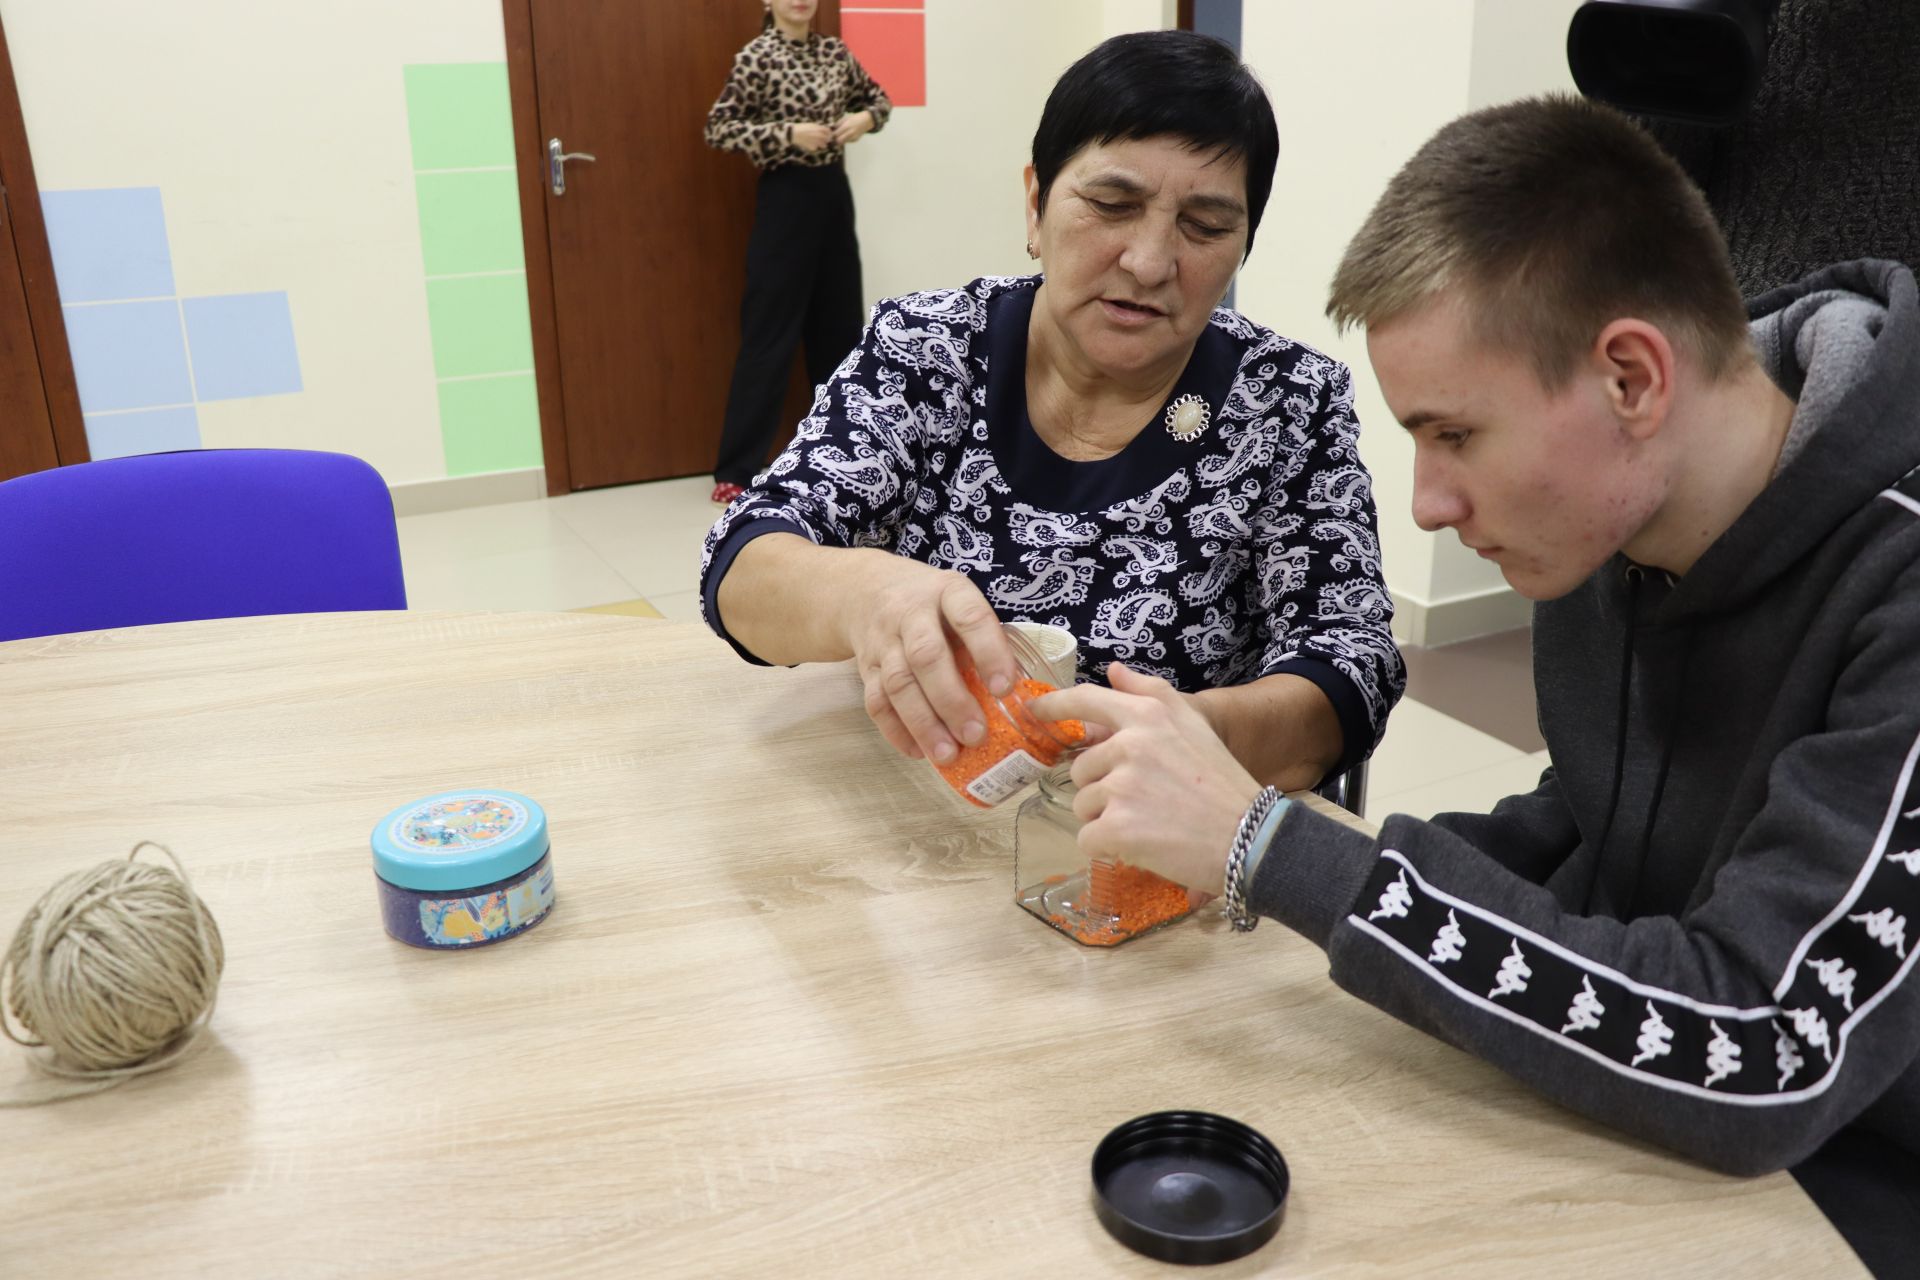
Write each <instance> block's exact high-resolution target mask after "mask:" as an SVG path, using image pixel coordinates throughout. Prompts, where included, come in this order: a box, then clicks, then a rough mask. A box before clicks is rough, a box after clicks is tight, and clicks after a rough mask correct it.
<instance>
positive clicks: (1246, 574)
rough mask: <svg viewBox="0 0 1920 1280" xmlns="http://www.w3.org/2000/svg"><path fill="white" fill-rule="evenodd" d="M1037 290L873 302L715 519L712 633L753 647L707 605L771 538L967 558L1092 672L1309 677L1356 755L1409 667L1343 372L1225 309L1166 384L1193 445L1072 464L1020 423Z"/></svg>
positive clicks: (1185, 685)
mask: <svg viewBox="0 0 1920 1280" xmlns="http://www.w3.org/2000/svg"><path fill="white" fill-rule="evenodd" d="M1039 283H1040V281H1039V278H1038V277H1020V278H995V277H989V278H986V279H982V280H976V281H974V282H973V283H972V284H970V285H968V286H967V287H966V288H964V289H951V290H939V291H935V292H930V293H917V294H911V295H908V296H907V297H903V298H895V299H890V300H887V301H883V302H881V303H880V304H879V305H878V306H876V307H875V308H874V311H873V315H872V317H871V319H870V320H869V322H868V325H867V330H866V332H865V334H864V335H862V337H861V340H860V345H859V346H858V347H857V348H855V349H854V351H853V352H852V353H851V354H850V355H849V356H848V357H847V358H846V360H845V361H844V362H843V363H842V364H841V365H840V368H839V369H838V371H837V372H835V374H834V376H833V377H832V379H830V380H829V381H828V382H827V383H826V384H825V385H823V386H821V387H820V388H818V389H817V390H816V391H815V393H814V401H813V409H812V412H811V413H809V415H808V416H807V418H806V419H805V420H804V421H803V422H801V424H800V428H799V432H798V434H797V436H796V437H795V439H794V441H793V443H792V444H791V445H789V446H788V448H787V449H786V451H785V452H783V453H782V454H781V455H780V456H779V457H778V458H776V459H775V460H774V462H773V465H772V466H771V467H769V468H768V469H767V470H766V471H765V472H764V473H762V474H761V475H760V476H758V477H756V479H755V481H754V484H753V485H752V487H750V488H749V489H748V490H747V492H746V493H745V494H744V495H742V496H741V497H740V498H739V499H738V500H736V501H735V502H734V503H733V505H732V506H730V507H729V508H728V509H727V511H726V513H725V514H724V515H722V516H721V517H720V519H719V521H718V522H717V523H716V524H715V525H714V526H713V531H712V532H711V533H709V534H708V535H707V543H706V549H705V553H704V555H703V557H702V561H701V566H700V574H701V594H702V600H703V608H704V610H705V615H706V620H707V625H709V626H711V627H712V628H713V629H714V630H715V631H716V632H718V633H719V634H720V635H721V636H722V637H723V638H725V639H727V640H728V642H729V643H731V644H733V645H734V648H735V649H737V650H739V652H740V654H741V656H742V657H744V658H746V659H747V660H748V661H752V662H757V661H759V659H757V658H755V657H754V655H752V654H750V653H748V652H747V651H746V650H745V649H744V648H741V646H740V645H739V644H738V643H737V642H735V641H733V639H732V637H730V636H728V635H727V633H726V629H725V628H724V627H722V626H721V624H720V618H719V611H718V609H717V608H716V605H715V601H716V599H717V596H718V592H719V587H720V580H721V578H722V577H723V576H725V574H726V572H727V569H728V567H729V566H730V565H731V564H732V563H733V558H734V557H735V556H736V555H737V554H739V551H740V548H741V547H742V546H744V545H746V543H747V542H749V541H751V540H752V539H753V538H755V537H758V536H759V535H761V534H763V533H779V532H785V533H798V534H801V535H803V536H805V537H807V538H809V539H811V540H812V541H814V542H815V543H818V544H819V545H821V546H830V547H881V548H886V549H889V550H892V551H895V552H898V553H899V554H900V555H903V556H911V557H912V558H914V559H915V560H920V561H924V562H925V563H927V564H931V565H934V566H936V567H938V568H942V569H955V570H958V571H959V572H961V573H964V574H966V575H967V576H968V577H969V578H971V579H972V580H973V582H974V583H975V585H977V586H978V587H979V588H980V590H981V591H982V592H983V593H984V594H985V595H986V597H987V600H988V601H989V602H990V603H991V604H992V605H993V607H994V610H995V611H996V612H997V613H998V614H999V615H1000V617H1001V619H1002V620H1003V621H1014V620H1018V619H1024V620H1029V621H1033V622H1047V623H1052V624H1054V625H1056V626H1061V627H1065V628H1067V629H1068V630H1070V631H1071V632H1073V634H1074V635H1076V636H1077V637H1079V640H1080V678H1081V679H1083V680H1099V679H1102V678H1103V676H1104V672H1105V669H1106V664H1107V663H1108V662H1109V661H1113V660H1118V661H1121V662H1124V663H1126V664H1127V665H1128V666H1131V667H1133V668H1135V669H1136V670H1140V671H1147V672H1151V673H1153V674H1155V675H1159V676H1164V677H1166V679H1168V680H1169V681H1171V682H1172V683H1173V684H1174V685H1175V686H1176V687H1178V688H1180V689H1184V690H1187V691H1190V692H1192V691H1198V690H1201V689H1207V688H1215V687H1221V686H1228V685H1238V684H1245V683H1247V682H1249V681H1252V680H1256V679H1259V678H1260V677H1262V676H1269V675H1274V674H1278V673H1282V672H1286V673H1291V674H1294V675H1299V676H1304V677H1305V678H1307V679H1309V680H1312V681H1313V682H1314V683H1315V684H1316V685H1318V686H1319V687H1320V688H1321V689H1322V690H1324V691H1325V692H1326V694H1327V696H1328V698H1329V699H1331V701H1332V703H1333V706H1334V709H1335V711H1336V712H1337V713H1338V714H1339V717H1340V724H1341V728H1342V730H1343V731H1344V733H1345V738H1346V750H1345V752H1344V753H1343V754H1344V758H1343V760H1342V762H1341V765H1340V767H1341V768H1345V767H1346V766H1348V765H1350V764H1352V763H1353V762H1355V761H1358V760H1360V759H1362V758H1364V757H1365V756H1366V755H1367V754H1368V753H1369V752H1370V751H1372V749H1373V746H1374V744H1375V743H1376V742H1378V741H1379V737H1380V733H1381V731H1382V729H1383V728H1384V727H1385V725H1386V718H1387V712H1388V711H1389V710H1391V709H1392V707H1393V704H1394V702H1395V701H1397V700H1398V698H1399V697H1400V693H1401V690H1402V689H1403V688H1404V687H1405V685H1406V669H1405V667H1404V666H1403V665H1402V663H1401V660H1400V653H1399V650H1398V649H1397V648H1396V647H1395V646H1394V643H1393V637H1392V635H1391V632H1390V624H1391V622H1392V619H1393V605H1392V603H1391V601H1390V600H1389V598H1388V596H1387V590H1386V587H1385V585H1384V583H1383V582H1382V581H1381V577H1380V544H1379V539H1378V537H1377V534H1376V530H1375V519H1374V509H1373V495H1372V487H1371V484H1370V481H1369V477H1368V475H1367V472H1366V470H1365V468H1364V467H1362V466H1361V463H1360V456H1359V452H1358V450H1357V447H1356V442H1357V438H1358V434H1359V425H1358V423H1357V422H1356V421H1355V420H1354V415H1353V392H1352V385H1351V379H1350V375H1349V374H1348V372H1347V369H1346V367H1345V366H1344V365H1342V364H1340V363H1339V362H1338V361H1335V360H1332V359H1329V358H1328V357H1327V356H1324V355H1322V354H1321V353H1319V352H1317V351H1314V350H1313V349H1311V348H1309V347H1305V346H1302V345H1301V344H1299V343H1297V342H1292V341H1290V340H1288V339H1286V338H1283V337H1281V336H1280V335H1279V334H1277V333H1274V332H1272V331H1271V330H1268V329H1264V328H1261V327H1260V326H1259V325H1256V324H1254V323H1252V322H1251V321H1249V320H1247V319H1246V318H1245V317H1244V316H1241V315H1239V314H1238V313H1236V312H1233V311H1227V310H1219V311H1215V312H1214V313H1213V317H1212V321H1211V323H1210V324H1209V325H1208V326H1207V328H1206V330H1205V331H1204V332H1203V333H1202V335H1201V337H1200V340H1199V342H1198V344H1197V345H1196V347H1195V349H1194V353H1193V358H1192V360H1191V361H1189V363H1188V365H1187V369H1186V372H1185V373H1184V374H1183V375H1182V376H1181V379H1180V382H1179V385H1177V386H1176V387H1175V388H1174V391H1173V398H1175V399H1177V398H1179V397H1181V396H1184V395H1188V394H1197V395H1199V396H1201V397H1202V398H1204V399H1205V401H1206V403H1207V406H1208V408H1209V410H1210V411H1211V413H1212V415H1213V421H1212V425H1211V426H1210V427H1208V428H1207V430H1206V432H1205V433H1204V434H1203V435H1201V436H1200V438H1199V439H1197V440H1194V441H1191V442H1188V443H1182V442H1181V441H1178V440H1175V439H1174V438H1173V437H1172V435H1171V434H1169V433H1168V432H1167V430H1166V429H1165V427H1164V425H1163V424H1162V423H1160V422H1159V421H1157V420H1156V421H1155V422H1154V423H1153V424H1151V425H1150V426H1148V428H1147V429H1146V430H1144V431H1142V432H1141V433H1140V435H1139V436H1138V437H1136V438H1135V439H1134V440H1133V442H1132V443H1131V444H1129V445H1128V446H1127V447H1126V448H1125V449H1123V450H1121V451H1120V452H1119V453H1118V454H1116V455H1114V456H1113V457H1111V458H1104V459H1101V460H1099V461H1095V462H1072V461H1069V460H1067V459H1065V458H1062V457H1060V456H1059V455H1058V454H1056V453H1055V452H1053V450H1052V449H1050V448H1049V447H1048V446H1047V445H1046V444H1045V443H1044V442H1042V441H1041V439H1040V437H1039V436H1038V435H1037V434H1035V432H1034V429H1033V424H1032V422H1031V421H1030V420H1029V419H1028V417H1027V409H1026V389H1025V386H1026V350H1027V322H1028V319H1029V317H1030V316H1031V315H1032V311H1033V301H1034V296H1035V293H1036V290H1037V287H1038V285H1039Z"/></svg>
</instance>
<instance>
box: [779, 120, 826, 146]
mask: <svg viewBox="0 0 1920 1280" xmlns="http://www.w3.org/2000/svg"><path fill="white" fill-rule="evenodd" d="M787 134H788V136H789V137H790V138H791V140H792V142H793V145H794V146H796V147H798V148H800V149H801V150H802V151H818V150H820V149H821V148H822V147H824V146H826V145H827V144H828V143H829V142H832V141H833V130H832V129H830V128H828V127H827V126H826V125H824V124H813V123H810V122H807V121H802V122H801V123H799V124H795V125H789V126H788V127H787Z"/></svg>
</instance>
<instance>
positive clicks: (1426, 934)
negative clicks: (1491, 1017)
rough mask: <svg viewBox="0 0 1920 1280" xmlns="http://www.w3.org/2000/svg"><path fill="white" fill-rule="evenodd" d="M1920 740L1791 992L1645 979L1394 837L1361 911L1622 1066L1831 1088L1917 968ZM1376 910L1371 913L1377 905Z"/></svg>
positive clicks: (1774, 1086)
mask: <svg viewBox="0 0 1920 1280" xmlns="http://www.w3.org/2000/svg"><path fill="white" fill-rule="evenodd" d="M1916 761H1920V739H1916V741H1915V742H1914V743H1913V745H1912V747H1910V748H1909V749H1908V752H1907V755H1906V758H1905V760H1904V761H1903V763H1902V767H1901V770H1900V775H1899V779H1898V781H1897V783H1896V785H1895V788H1894V792H1893V795H1892V797H1891V798H1890V800H1889V804H1888V809H1887V816H1886V818H1885V820H1884V821H1883V822H1882V823H1881V826H1880V829H1879V830H1878V832H1877V833H1876V836H1875V840H1874V845H1873V849H1872V851H1871V853H1870V854H1869V856H1868V857H1867V858H1866V859H1865V860H1864V863H1863V865H1862V867H1861V870H1860V873H1859V874H1858V875H1857V876H1856V877H1855V878H1854V880H1853V882H1852V883H1851V884H1850V885H1849V886H1848V888H1847V891H1846V893H1845V894H1844V895H1843V896H1842V898H1841V901H1840V902H1838V903H1837V904H1835V906H1834V908H1833V909H1832V911H1830V912H1829V913H1828V914H1827V915H1826V916H1825V917H1824V918H1823V919H1822V920H1821V921H1820V922H1819V923H1818V924H1816V925H1814V927H1813V928H1811V929H1810V930H1808V932H1807V934H1806V936H1805V937H1803V938H1802V939H1801V941H1800V943H1799V944H1798V946H1797V947H1796V948H1795V950H1794V952H1793V955H1792V958H1791V961H1790V962H1789V965H1788V968H1787V971H1786V973H1785V975H1784V976H1783V977H1782V979H1781V981H1780V983H1779V985H1778V986H1777V987H1776V988H1775V991H1774V995H1775V996H1776V1003H1773V1004H1767V1005H1756V1006H1753V1007H1750V1008H1735V1007H1731V1006H1727V1005H1714V1004H1708V1003H1705V1002H1703V1001H1699V1000H1695V999H1693V998H1691V997H1689V996H1686V995H1683V994H1681V993H1680V992H1677V991H1669V990H1664V989H1662V988H1659V987H1655V986H1652V985H1650V984H1647V983H1643V982H1639V981H1636V980H1634V979H1632V978H1630V977H1628V976H1627V975H1626V974H1624V973H1621V972H1619V971H1618V970H1615V969H1612V968H1610V967H1608V966H1606V965H1603V964H1600V963H1598V962H1596V961H1593V960H1590V959H1587V958H1586V957H1584V956H1582V955H1580V954H1579V953H1577V952H1575V951H1573V950H1571V949H1569V948H1568V947H1566V946H1564V945H1562V944H1560V943H1557V942H1554V941H1553V940H1551V939H1549V938H1546V937H1544V936H1542V935H1540V934H1538V933H1535V932H1534V931H1533V930H1531V929H1528V928H1526V927H1525V926H1523V925H1520V924H1517V923H1515V922H1514V921H1511V920H1508V919H1506V918H1505V917H1503V916H1500V915H1498V914H1496V913H1494V912H1492V911H1489V910H1487V909H1485V908H1483V907H1479V906H1476V905H1474V904H1472V903H1469V902H1467V901H1465V900H1464V899H1461V898H1459V897H1457V896H1455V895H1453V894H1450V893H1448V892H1446V891H1445V890H1443V889H1440V888H1437V887H1436V886H1434V885H1433V884H1431V883H1430V882H1428V881H1427V880H1426V879H1425V878H1424V877H1423V876H1422V875H1421V874H1420V872H1419V871H1418V870H1417V869H1415V867H1414V866H1413V864H1412V862H1410V861H1409V860H1408V859H1407V858H1406V857H1405V856H1404V855H1403V854H1401V853H1400V852H1399V851H1398V850H1393V849H1386V850H1382V851H1381V854H1380V857H1379V859H1378V864H1377V866H1376V867H1375V869H1374V871H1373V874H1372V875H1371V877H1370V878H1369V881H1368V886H1367V889H1366V891H1365V892H1364V893H1363V894H1362V896H1361V898H1360V901H1359V904H1357V906H1356V909H1355V910H1354V912H1353V914H1351V915H1350V916H1348V923H1350V924H1352V925H1354V926H1355V927H1357V928H1359V929H1360V930H1361V931H1362V932H1364V933H1366V934H1367V935H1368V936H1370V937H1372V938H1374V939H1376V940H1378V941H1380V942H1383V943H1385V944H1386V945H1387V946H1388V947H1389V948H1390V949H1391V950H1392V951H1393V952H1394V953H1395V954H1397V955H1398V956H1400V957H1401V958H1402V959H1404V960H1406V961H1407V962H1408V963H1410V964H1412V965H1414V966H1415V967H1416V968H1418V969H1419V970H1420V971H1421V972H1422V973H1424V974H1426V975H1427V977H1428V978H1430V979H1431V980H1433V981H1434V982H1436V983H1438V984H1439V985H1440V986H1441V987H1442V988H1443V989H1446V990H1447V991H1448V992H1449V993H1450V994H1452V995H1454V996H1455V997H1456V998H1458V999H1460V1000H1463V1001H1465V1002H1466V1003H1468V1004H1470V1005H1473V1006H1474V1007H1476V1008H1479V1009H1482V1010H1484V1011H1486V1012H1489V1013H1492V1014H1495V1015H1496V1016H1498V1017H1500V1018H1503V1019H1505V1020H1506V1021H1509V1022H1513V1023H1515V1024H1516V1025H1520V1026H1524V1027H1527V1028H1528V1029H1529V1030H1531V1031H1534V1032H1535V1033H1536V1034H1539V1035H1542V1036H1544V1037H1546V1038H1548V1039H1550V1040H1553V1041H1555V1042H1556V1043H1559V1044H1561V1045H1563V1046H1564V1047H1567V1048H1570V1049H1573V1050H1575V1051H1576V1052H1578V1053H1580V1054H1582V1055H1583V1056H1586V1057H1589V1058H1592V1059H1593V1060H1595V1061H1597V1062H1600V1063H1602V1064H1604V1065H1605V1066H1607V1067H1608V1068H1609V1069H1610V1070H1613V1071H1616V1072H1618V1073H1620V1074H1623V1075H1626V1076H1630V1077H1633V1078H1635V1079H1638V1080H1642V1081H1644V1082H1646V1083H1648V1084H1652V1085H1656V1086H1658V1087H1660V1088H1663V1089H1669V1090H1673V1091H1676V1092H1681V1093H1686V1094H1690V1095H1693V1096H1697V1097H1703V1098H1707V1097H1710V1098H1717V1099H1719V1100H1721V1101H1724V1102H1729V1103H1735V1104H1739V1105H1747V1106H1777V1105H1782V1104H1785V1103H1791V1102H1798V1101H1801V1100H1803V1099H1806V1098H1809V1097H1813V1096H1816V1095H1818V1094H1820V1093H1822V1092H1824V1091H1825V1090H1826V1089H1827V1088H1828V1087H1829V1086H1830V1085H1831V1083H1832V1082H1833V1079H1834V1077H1835V1073H1836V1072H1837V1071H1838V1069H1839V1066H1840V1064H1841V1062H1842V1061H1843V1060H1844V1058H1845V1056H1846V1043H1847V1037H1848V1035H1849V1034H1850V1033H1851V1032H1852V1030H1853V1028H1854V1027H1856V1026H1857V1025H1858V1024H1859V1023H1860V1021H1861V1019H1863V1018H1865V1017H1866V1016H1867V1015H1869V1014H1870V1013H1872V1011H1873V1010H1874V1009H1875V1008H1876V1007H1877V1006H1878V1005H1879V1004H1880V1003H1881V1002H1882V1001H1884V1000H1885V999H1886V998H1887V997H1888V996H1889V995H1891V994H1892V993H1893V992H1894V991H1895V990H1896V989H1897V988H1898V987H1899V985H1900V983H1901V982H1902V981H1904V980H1905V979H1906V976H1907V974H1908V973H1909V972H1910V971H1911V970H1912V969H1913V967H1914V964H1915V962H1916V961H1920V946H1913V945H1910V943H1911V942H1912V941H1913V940H1914V939H1913V938H1911V937H1910V936H1909V934H1910V933H1912V932H1914V931H1913V930H1911V929H1910V928H1909V921H1913V922H1915V923H1920V871H1916V870H1915V866H1916V864H1920V793H1916V792H1915V790H1914V777H1915V766H1916ZM1369 912H1370V913H1371V914H1367V913H1369Z"/></svg>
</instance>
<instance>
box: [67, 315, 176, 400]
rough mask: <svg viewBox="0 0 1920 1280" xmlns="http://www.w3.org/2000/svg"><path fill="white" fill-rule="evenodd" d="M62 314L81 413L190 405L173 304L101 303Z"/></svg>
mask: <svg viewBox="0 0 1920 1280" xmlns="http://www.w3.org/2000/svg"><path fill="white" fill-rule="evenodd" d="M63 311H64V312H65V315H66V320H67V345H68V347H69V348H71V349H72V351H73V373H74V378H75V380H76V381H77V382H79V384H80V407H81V409H83V410H85V411H86V412H88V413H97V412H99V411H100V410H102V409H151V408H155V407H157V406H160V405H170V404H192V403H193V384H192V382H191V381H189V380H188V378H187V351H186V347H185V346H184V345H183V344H182V343H181V340H180V304H179V303H177V302H174V301H173V300H172V299H168V300H167V301H165V302H103V303H98V304H95V305H93V306H84V307H66V308H63Z"/></svg>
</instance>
